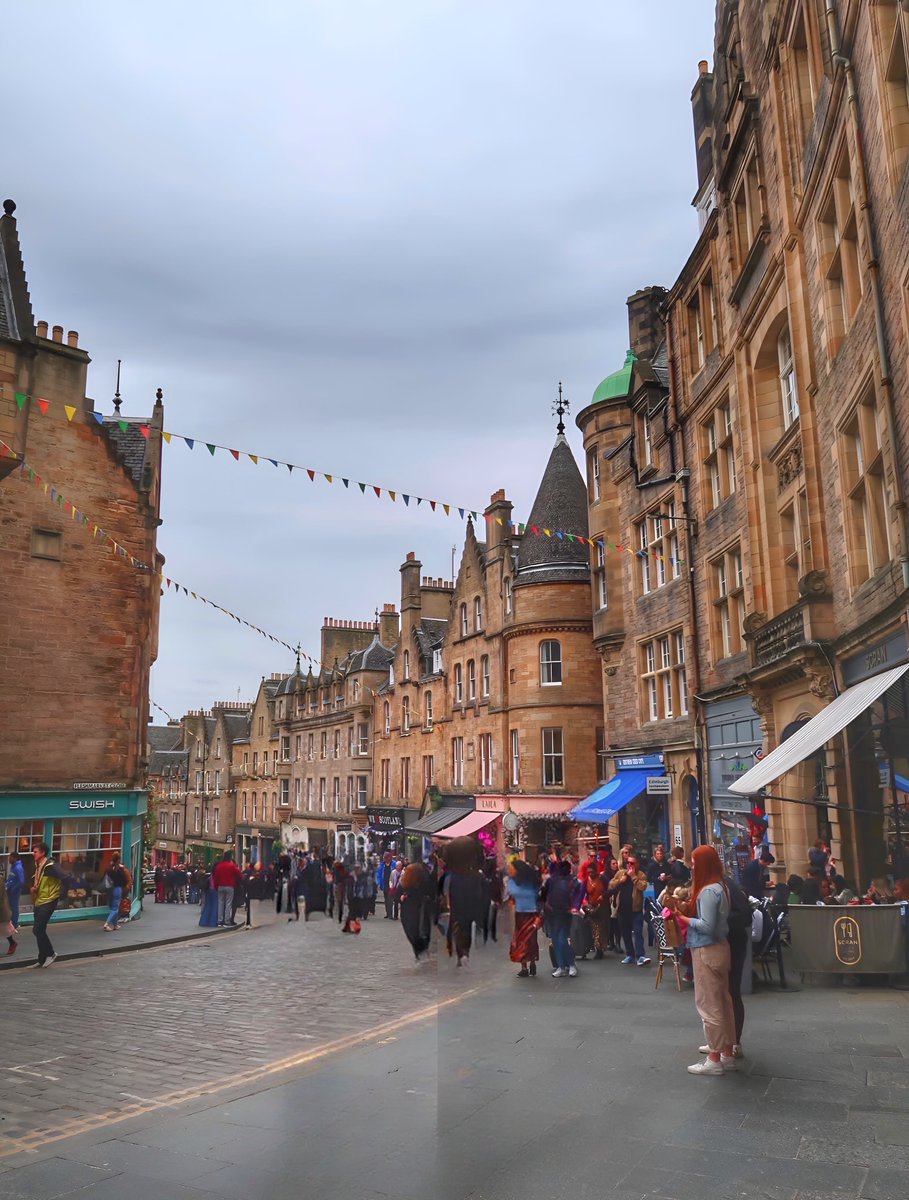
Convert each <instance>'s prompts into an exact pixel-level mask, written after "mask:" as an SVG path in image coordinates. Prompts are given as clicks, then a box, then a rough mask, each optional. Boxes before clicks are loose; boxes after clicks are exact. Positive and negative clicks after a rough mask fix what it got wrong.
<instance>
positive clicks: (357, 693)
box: [351, 679, 360, 704]
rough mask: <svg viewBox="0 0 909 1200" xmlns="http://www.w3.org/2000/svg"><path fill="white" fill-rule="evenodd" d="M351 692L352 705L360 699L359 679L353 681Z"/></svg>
mask: <svg viewBox="0 0 909 1200" xmlns="http://www.w3.org/2000/svg"><path fill="white" fill-rule="evenodd" d="M351 692H352V694H353V700H354V704H356V703H357V701H358V700H359V699H360V681H359V679H355V680H354V681H353V686H352V688H351Z"/></svg>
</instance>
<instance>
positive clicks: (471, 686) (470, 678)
mask: <svg viewBox="0 0 909 1200" xmlns="http://www.w3.org/2000/svg"><path fill="white" fill-rule="evenodd" d="M476 698H477V665H476V663H475V662H474V661H473V659H472V658H471V659H470V660H469V661H468V663H467V701H468V703H470V702H472V701H473V700H476Z"/></svg>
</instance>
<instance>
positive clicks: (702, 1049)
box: [698, 1046, 710, 1054]
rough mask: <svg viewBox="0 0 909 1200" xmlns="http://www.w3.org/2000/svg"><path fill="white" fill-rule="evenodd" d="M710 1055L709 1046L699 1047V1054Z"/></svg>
mask: <svg viewBox="0 0 909 1200" xmlns="http://www.w3.org/2000/svg"><path fill="white" fill-rule="evenodd" d="M709 1053H710V1047H709V1046H698V1054H709Z"/></svg>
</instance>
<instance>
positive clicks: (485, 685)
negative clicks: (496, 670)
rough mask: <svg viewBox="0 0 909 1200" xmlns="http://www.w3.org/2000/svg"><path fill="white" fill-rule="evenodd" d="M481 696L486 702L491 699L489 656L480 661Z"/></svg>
mask: <svg viewBox="0 0 909 1200" xmlns="http://www.w3.org/2000/svg"><path fill="white" fill-rule="evenodd" d="M480 695H481V696H482V697H483V699H484V700H488V699H489V655H488V654H484V655H483V657H482V658H481V659H480Z"/></svg>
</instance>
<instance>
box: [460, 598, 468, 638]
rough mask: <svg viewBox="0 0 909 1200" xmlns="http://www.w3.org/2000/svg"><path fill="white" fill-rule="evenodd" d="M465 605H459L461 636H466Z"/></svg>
mask: <svg viewBox="0 0 909 1200" xmlns="http://www.w3.org/2000/svg"><path fill="white" fill-rule="evenodd" d="M467 633H468V629H467V605H466V604H462V605H461V637H467Z"/></svg>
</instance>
